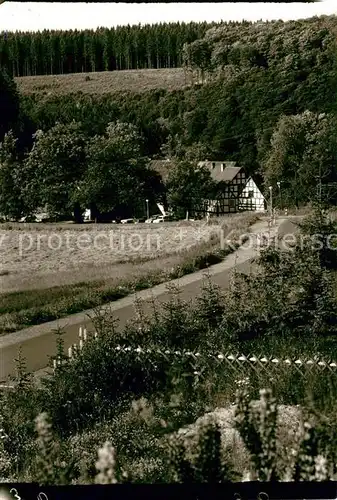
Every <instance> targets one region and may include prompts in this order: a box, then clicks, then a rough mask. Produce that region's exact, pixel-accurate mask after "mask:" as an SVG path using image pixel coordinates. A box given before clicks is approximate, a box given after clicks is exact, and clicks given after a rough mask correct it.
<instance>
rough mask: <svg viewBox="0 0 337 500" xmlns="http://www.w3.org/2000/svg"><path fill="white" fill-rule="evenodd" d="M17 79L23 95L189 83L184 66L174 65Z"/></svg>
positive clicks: (139, 89)
mask: <svg viewBox="0 0 337 500" xmlns="http://www.w3.org/2000/svg"><path fill="white" fill-rule="evenodd" d="M15 81H16V84H17V86H18V89H19V91H20V93H21V94H23V95H32V94H33V95H35V96H38V97H41V96H46V97H53V96H60V95H67V94H72V93H76V92H83V93H84V94H94V95H103V94H110V93H112V92H116V91H131V92H144V91H148V90H154V89H165V90H177V89H180V88H183V87H184V86H185V75H184V70H183V69H182V68H170V69H142V70H124V71H103V72H99V73H98V72H97V73H73V74H67V75H41V76H23V77H17V78H15Z"/></svg>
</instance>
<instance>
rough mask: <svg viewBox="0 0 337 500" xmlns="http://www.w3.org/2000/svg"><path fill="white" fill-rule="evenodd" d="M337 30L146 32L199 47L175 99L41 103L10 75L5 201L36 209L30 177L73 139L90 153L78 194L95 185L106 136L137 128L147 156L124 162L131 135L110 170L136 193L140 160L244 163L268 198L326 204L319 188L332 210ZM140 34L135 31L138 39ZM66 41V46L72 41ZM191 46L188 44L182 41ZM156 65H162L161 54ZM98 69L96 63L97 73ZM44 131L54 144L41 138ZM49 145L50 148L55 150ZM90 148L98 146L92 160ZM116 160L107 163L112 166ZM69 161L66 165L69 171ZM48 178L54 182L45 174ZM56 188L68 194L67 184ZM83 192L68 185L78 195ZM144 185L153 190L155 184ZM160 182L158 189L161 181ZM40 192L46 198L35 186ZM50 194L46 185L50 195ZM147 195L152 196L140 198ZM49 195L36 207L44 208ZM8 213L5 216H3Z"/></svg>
mask: <svg viewBox="0 0 337 500" xmlns="http://www.w3.org/2000/svg"><path fill="white" fill-rule="evenodd" d="M336 26H337V23H336V17H335V16H322V17H314V18H311V19H305V20H300V21H289V22H283V21H273V22H266V23H231V24H227V25H221V26H213V27H209V26H207V25H206V24H201V25H192V24H191V25H189V27H188V25H155V26H153V27H152V28H148V33H149V38H148V39H150V38H151V37H150V34H151V33H152V34H151V36H152V37H155V33H159V32H160V33H169V32H170V33H171V34H172V36H173V35H174V33H176V34H177V33H182V31H181V30H185V32H186V33H188V32H189V35H188V36H189V37H190V43H185V44H184V45H183V46H182V49H181V51H180V52H179V51H177V53H176V56H177V58H178V54H179V57H180V58H181V63H182V64H183V67H184V68H185V71H186V72H187V73H189V74H190V77H191V78H190V81H191V83H190V84H189V85H186V86H185V88H183V89H180V90H174V91H168V90H165V89H161V88H158V89H157V90H151V91H146V92H142V93H137V92H126V91H114V90H113V89H112V91H111V93H110V94H105V95H86V94H83V93H79V92H77V93H76V92H75V93H69V94H67V95H61V96H56V95H53V93H52V92H46V94H45V95H44V96H43V98H41V96H40V95H39V96H37V95H19V94H18V92H17V90H15V85H14V84H13V81H12V80H11V75H8V74H7V73H6V72H5V73H6V74H7V76H6V75H5V73H4V76H3V82H4V83H3V87H5V88H6V89H10V91H9V92H10V95H11V98H10V99H8V98H6V106H7V108H8V113H7V114H5V115H6V116H5V115H3V117H2V121H3V123H2V137H3V134H4V132H5V131H8V130H9V129H10V128H11V129H12V130H13V135H14V138H13V137H12V139H11V138H7V143H6V147H3V148H2V162H3V165H4V164H6V165H7V166H8V167H7V170H6V169H5V168H3V169H2V179H3V180H2V181H0V188H1V192H2V193H3V194H2V199H5V198H6V196H9V193H13V192H15V189H12V190H9V189H8V186H16V189H17V193H18V195H17V196H18V199H21V202H20V203H19V206H20V207H21V208H20V210H19V211H21V212H22V210H23V211H25V210H26V209H25V208H24V207H25V203H26V202H24V198H25V196H24V193H22V187H21V186H22V179H24V178H25V176H28V178H30V172H37V171H38V170H39V168H37V167H36V164H37V163H38V164H39V165H45V160H44V158H45V155H46V154H47V153H46V152H49V153H50V151H55V152H57V151H62V148H63V147H65V146H64V144H66V142H67V140H68V139H66V138H65V137H64V133H63V132H64V131H66V130H67V131H68V132H69V134H70V135H71V136H73V135H74V134H75V135H76V134H79V136H78V141H77V142H76V141H75V142H73V144H82V146H83V152H82V153H83V154H82V153H81V154H80V153H79V151H76V152H74V154H75V155H78V154H80V158H81V161H80V162H79V165H82V167H81V169H80V171H77V170H76V172H77V173H76V175H77V174H78V177H77V178H73V181H72V182H74V183H75V184H76V185H77V184H78V183H79V182H83V179H85V178H86V176H87V174H88V175H89V172H90V175H89V177H88V179H89V178H91V179H93V178H95V175H96V174H95V169H99V168H100V167H99V160H98V157H97V154H98V152H99V149H97V145H98V144H101V145H102V141H104V140H103V137H105V140H106V141H108V142H109V141H110V140H111V137H110V136H109V133H107V130H108V128H109V127H110V130H111V129H113V127H115V130H118V131H119V133H121V134H122V136H123V134H124V132H123V130H124V131H129V132H130V130H131V129H130V128H128V125H130V124H131V125H132V133H131V135H132V134H134V135H135V136H137V141H136V142H137V144H138V139H139V141H140V142H141V151H140V150H139V153H137V155H138V156H137V158H138V159H136V160H135V158H131V157H130V155H128V154H127V153H126V151H128V148H125V147H124V146H123V147H122V146H121V144H124V145H125V144H128V141H129V132H127V133H126V137H123V140H122V142H120V143H118V141H115V142H114V144H115V145H116V147H117V149H118V148H120V147H122V151H117V150H114V153H113V158H114V161H113V162H112V160H111V162H110V167H109V169H110V170H109V172H111V171H112V170H111V168H112V167H113V168H114V169H116V168H119V169H120V172H119V174H118V175H120V177H121V178H123V168H124V166H125V162H126V161H127V162H128V164H129V165H130V169H131V170H130V172H137V174H136V173H135V177H134V181H135V182H136V183H138V182H140V180H139V179H140V178H139V173H140V171H141V168H143V167H141V168H138V167H137V168H135V169H134V170H132V168H131V164H132V161H136V163H137V165H138V166H142V165H148V163H149V162H148V160H149V159H150V158H155V157H157V158H158V157H159V158H160V157H164V158H165V157H166V158H167V157H169V158H172V159H175V160H176V161H178V162H179V161H185V162H186V161H187V162H194V163H195V161H197V160H203V159H205V158H207V157H208V158H214V159H219V160H221V159H226V160H235V161H237V162H238V163H239V164H240V165H241V166H243V167H244V168H245V169H246V171H247V173H248V174H250V175H254V178H256V180H257V182H258V183H260V184H261V185H262V186H263V185H264V186H265V191H267V190H268V186H269V185H270V183H271V184H272V185H273V184H276V182H279V181H281V182H282V184H283V196H284V202H285V203H287V204H288V205H289V206H290V205H292V204H296V205H300V204H305V203H308V202H309V201H310V200H312V198H313V197H315V196H316V191H317V184H318V179H320V181H321V182H322V183H323V184H324V186H325V188H326V189H323V193H325V194H326V196H327V198H329V200H330V201H334V200H335V198H336V195H335V193H334V191H335V188H334V185H335V184H334V183H335V182H336V180H337V179H336V168H335V158H336V153H337V144H336V142H337V138H336V134H335V130H336V104H337V97H336V88H337V86H336V84H337V81H336V79H337V77H336V75H337V73H336V57H335V56H336V42H335V30H336ZM207 28H209V29H207ZM125 29H126V28H125ZM133 29H135V28H132V29H131V31H130V33H136V31H137V30H136V29H135V30H136V31H132V30H133ZM179 30H180V31H179ZM188 30H189V31H188ZM111 32H113V30H112V31H111ZM117 32H118V29H116V30H115V33H117ZM102 33H103V31H102ZM82 35H83V36H84V34H83V33H82ZM82 35H81V36H82ZM16 36H18V37H20V36H22V40H26V41H27V43H28V40H33V35H27V37H26V38H25V36H26V35H25V36H23V35H19V34H18V35H16ZM34 36H35V35H34ZM37 36H41V37H42V36H47V35H46V33H45V35H43V34H38V35H37ZM62 36H64V40H66V35H65V34H62ZM93 36H94V35H93ZM174 36H176V35H174ZM188 36H187V35H186V37H185V40H184V41H185V42H187V41H188ZM102 37H103V35H102ZM47 38H48V37H47ZM47 38H46V40H47ZM103 38H104V37H103ZM103 38H102V40H103ZM178 38H179V37H178V35H177V37H176V39H178ZM182 38H183V37H182V35H181V36H180V40H181V42H182ZM153 39H154V38H153ZM13 40H14V37H13V38H12V42H13ZM12 42H11V43H12ZM6 43H8V46H7V47H13V45H11V44H10V43H9V39H8V40H7V42H6ZM129 47H130V45H129ZM166 47H167V45H166ZM145 53H146V51H145V52H144V54H145ZM153 54H155V52H154V53H153ZM172 54H173V52H172ZM153 57H154V59H156V57H155V55H154V56H153ZM177 58H176V59H175V57H173V56H172V57H170V61H171V62H172V61H173V60H176V61H177V64H178V59H177ZM140 59H141V57H140V58H139V60H140ZM145 59H146V58H145ZM99 60H100V59H99V58H98V59H97V60H96V59H95V69H96V70H97V69H98V65H99V64H98V61H99ZM53 61H54V59H53ZM154 62H155V61H154ZM161 64H162V63H161ZM103 66H104V65H103ZM145 66H146V64H145ZM91 67H92V69H94V67H93V66H91ZM49 69H50V68H49ZM52 69H53V68H52ZM53 71H54V69H53ZM126 75H127V74H126ZM126 77H127V76H126ZM47 78H48V76H46V79H47ZM10 117H12V118H10ZM74 124H75V125H74ZM112 124H115V125H112ZM118 124H119V125H118ZM55 127H56V128H55ZM116 127H117V128H116ZM76 131H77V132H76ZM37 132H38V133H37ZM42 133H43V134H45V135H44V139H43V140H42V136H41V134H42ZM109 137H110V138H109ZM57 141H59V143H58V142H57ZM64 141H65V142H64ZM95 141H96V142H95ZM100 141H101V142H100ZM14 144H15V146H14ZM43 144H45V147H46V148H48V149H47V150H46V151H44V149H43V148H44V146H43ZM51 144H52V147H51ZM89 144H94V145H93V150H92V152H91V153H90V154H89V153H88V148H89V147H90V146H89ZM95 144H96V145H95ZM82 146H81V147H82ZM114 147H115V146H114ZM6 148H7V151H6ZM13 148H14V150H15V151H14V152H13ZM84 150H86V151H84ZM129 150H130V151H131V149H130V148H129ZM9 151H12V152H11V153H10V152H9ZM94 151H96V152H95V153H94ZM55 154H56V153H55ZM88 154H89V157H90V158H92V161H93V164H92V165H91V164H90V161H91V160H90V161H89V163H88V161H87V160H85V159H84V158H85V157H86V155H88ZM92 154H93V156H92ZM38 155H40V156H39V157H38ZM83 155H84V156H83ZM76 157H77V156H76ZM62 158H63V159H64V155H63V156H62ZM5 160H6V162H5ZM108 160H109V159H108V158H105V159H104V162H105V165H108V163H109V161H108ZM131 160H132V161H131ZM62 161H63V160H62ZM67 161H68V160H64V161H63V166H64V170H63V171H64V172H66V171H67V168H66V164H67ZM130 161H131V163H130ZM48 164H50V165H52V164H53V165H54V166H53V167H50V168H52V169H54V172H56V165H59V164H60V158H59V157H57V155H56V156H55V157H54V161H52V159H51V158H50V154H49V160H48ZM117 164H118V165H119V167H117V166H116V165H117ZM10 165H11V166H10ZM13 165H15V168H14V167H13ZM34 165H35V166H34ZM95 165H96V166H95ZM41 168H42V170H41V172H44V174H45V175H47V172H46V170H45V168H44V167H41ZM60 171H62V169H61V170H60ZM97 172H98V170H97ZM99 172H100V173H99V175H98V177H99V178H102V176H101V173H102V170H100V171H99ZM116 175H117V174H116ZM151 175H152V174H151ZM151 175H150V177H151ZM152 177H153V176H152ZM47 178H48V176H47ZM103 178H104V175H103ZM19 179H20V180H19ZM136 179H138V180H136ZM143 181H144V179H143ZM143 181H141V182H143ZM1 182H2V187H1ZM36 182H37V181H36ZM58 182H59V187H60V189H62V193H63V191H64V189H63V187H62V182H63V180H62V179H60V180H59V181H58ZM144 182H145V181H144ZM50 183H51V184H50V185H51V186H53V191H54V195H55V189H56V188H55V175H54V174H53V175H51V176H50ZM75 184H73V185H72V184H69V183H68V187H71V186H73V187H74V185H75ZM145 184H146V185H147V186H149V185H153V180H151V179H149V182H147V181H146V182H145ZM145 184H142V185H143V186H145ZM155 184H156V185H157V186H159V185H158V183H157V181H156V182H155ZM35 187H36V189H37V184H36V183H35ZM45 187H46V185H44V187H43V186H42V187H41V189H42V191H43V192H45V191H44V190H45ZM96 188H97V186H96ZM102 189H103V188H102ZM107 189H108V188H107V186H106V187H105V188H104V189H103V191H104V192H108V191H107ZM144 189H148V187H147V188H145V187H144ZM161 189H162V188H160V189H159V191H160V192H161V193H162V191H161ZM331 190H332V191H331ZM77 191H78V188H77ZM89 191H90V190H89ZM89 191H88V190H86V192H89ZM82 192H84V191H82ZM91 192H93V191H92V190H91ZM327 193H328V194H327ZM68 194H69V193H68ZM156 195H157V193H154V196H156ZM67 196H68V195H67ZM69 196H70V198H69V199H68V201H69V200H71V199H72V195H71V194H69ZM100 196H103V194H102V192H101V195H100ZM130 196H133V193H132V195H130ZM130 196H129V198H130ZM139 196H141V197H143V196H144V193H143V191H142V190H140V195H139ZM39 197H40V198H39ZM39 197H37V198H36V199H37V200H38V199H39V200H40V202H42V201H45V202H46V199H44V198H43V197H42V198H41V196H40V195H39ZM117 198H118V197H117ZM117 198H116V199H117ZM122 198H123V203H125V204H129V203H130V204H134V203H135V199H134V197H133V199H132V200H131V198H130V199H127V198H125V197H124V195H123V197H122ZM31 199H32V197H30V200H31ZM59 199H62V196H61V197H59ZM82 201H83V200H82ZM84 201H85V200H84ZM86 201H87V202H88V200H86ZM276 201H277V200H276ZM67 203H68V202H67ZM103 204H104V203H103ZM6 206H7V205H6ZM4 208H5V207H4V206H1V207H0V212H2V213H4Z"/></svg>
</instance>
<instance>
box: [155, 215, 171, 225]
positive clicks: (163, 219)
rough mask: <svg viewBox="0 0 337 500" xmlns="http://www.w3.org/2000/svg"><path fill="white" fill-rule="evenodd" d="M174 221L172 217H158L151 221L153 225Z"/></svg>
mask: <svg viewBox="0 0 337 500" xmlns="http://www.w3.org/2000/svg"><path fill="white" fill-rule="evenodd" d="M173 220H175V219H174V218H173V216H172V215H158V217H157V218H156V219H155V220H154V221H153V223H154V224H160V223H161V222H171V221H173Z"/></svg>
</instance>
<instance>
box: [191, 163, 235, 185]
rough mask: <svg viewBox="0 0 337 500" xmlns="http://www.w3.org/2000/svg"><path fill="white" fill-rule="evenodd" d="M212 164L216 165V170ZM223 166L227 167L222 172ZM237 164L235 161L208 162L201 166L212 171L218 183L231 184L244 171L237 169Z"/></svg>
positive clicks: (213, 177)
mask: <svg viewBox="0 0 337 500" xmlns="http://www.w3.org/2000/svg"><path fill="white" fill-rule="evenodd" d="M212 164H215V167H214V168H213V165H212ZM222 164H223V165H225V168H224V169H223V170H222V171H221V165H222ZM235 164H236V162H235V161H209V160H206V161H202V162H199V166H201V165H203V166H205V167H207V168H208V169H209V170H210V173H211V176H212V179H213V180H214V181H216V182H231V181H232V180H233V179H234V178H235V177H236V176H237V174H238V173H239V172H240V171H241V169H242V167H236V166H235Z"/></svg>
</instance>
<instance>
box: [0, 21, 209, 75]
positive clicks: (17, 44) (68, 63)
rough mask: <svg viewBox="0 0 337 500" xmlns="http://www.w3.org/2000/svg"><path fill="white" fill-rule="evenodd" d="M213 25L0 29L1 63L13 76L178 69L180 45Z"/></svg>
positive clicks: (183, 24)
mask: <svg viewBox="0 0 337 500" xmlns="http://www.w3.org/2000/svg"><path fill="white" fill-rule="evenodd" d="M212 26H215V23H211V24H209V23H206V22H204V23H194V22H191V23H164V24H162V23H161V24H155V25H144V26H141V25H138V26H137V25H134V26H117V27H116V28H98V29H96V30H83V31H79V30H69V31H55V30H44V31H42V32H32V33H30V32H20V31H17V32H13V33H12V32H10V33H6V32H2V33H1V34H0V67H2V68H5V69H6V70H7V71H8V72H10V74H11V75H12V76H13V77H17V76H31V75H32V76H34V75H52V74H53V75H55V74H66V73H81V72H93V71H114V70H129V69H145V68H149V69H154V68H176V67H180V66H181V65H182V58H181V54H182V47H183V45H184V43H191V42H193V41H194V40H196V39H198V38H200V37H202V36H203V35H204V34H205V32H206V31H207V29H209V28H211V27H212Z"/></svg>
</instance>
